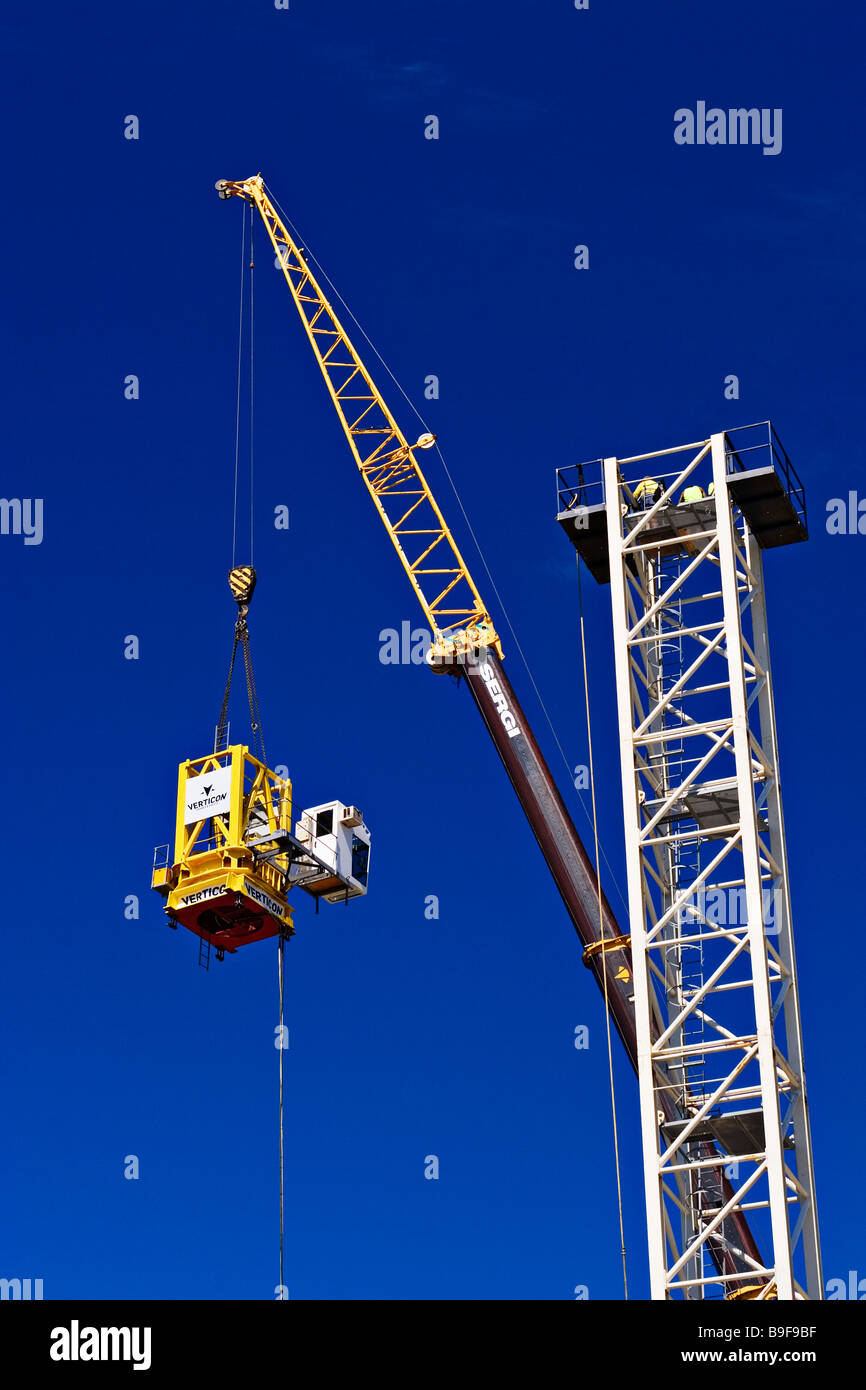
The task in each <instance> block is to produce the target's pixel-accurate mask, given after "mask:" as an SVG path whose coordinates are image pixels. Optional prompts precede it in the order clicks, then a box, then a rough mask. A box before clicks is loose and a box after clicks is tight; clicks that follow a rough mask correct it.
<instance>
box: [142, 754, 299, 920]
mask: <svg viewBox="0 0 866 1390" xmlns="http://www.w3.org/2000/svg"><path fill="white" fill-rule="evenodd" d="M226 769H230V791H229V800H228V808H227V813H226V812H225V811H224V812H223V813H222V814H219V815H211V816H208V817H207V818H204V819H202V820H199V821H194V822H192V823H189V824H188V823H187V789H188V784H189V781H190V779H191V778H194V777H200V776H202V775H203V774H205V773H218V772H223V771H224V770H226ZM192 804H193V805H195V804H196V803H195V802H193V803H192ZM291 829H292V787H291V782H289V781H288V779H286V778H281V777H278V776H277V774H276V773H275V772H272V771H271V770H270V769H269V768H267V767H265V765H264V764H263V763H261V762H259V760H258V758H256V757H254V756H253V755H252V754H251V753H250V751H249V749H248V748H247V747H246V746H244V745H243V744H233V745H232V746H231V747H229V748H226V749H224V750H223V751H222V752H219V753H209V754H207V755H206V756H205V757H203V758H190V759H188V760H187V761H186V762H182V763H181V764H180V767H179V769H178V783H177V818H176V824H175V843H174V863H173V864H172V865H171V866H167V865H166V866H162V867H155V868H154V871H153V879H152V884H151V886H152V887H153V888H155V889H156V890H157V892H159V893H161V894H162V896H163V898H165V911H166V912H167V913H168V915H169V916H170V917H177V919H178V920H179V921H181V922H183V923H184V925H190V926H191V929H192V930H196V927H195V926H194V925H192V924H191V923H190V922H188V921H186V920H185V914H186V913H187V912H188V910H189V908H190V905H191V902H195V900H196V898H197V897H198V896H199V895H201V896H200V898H199V901H200V902H202V903H203V904H204V906H206V905H207V902H208V900H209V899H208V893H211V894H213V893H214V891H215V890H216V889H217V888H222V889H224V891H225V893H231V894H237V895H240V896H242V897H243V898H244V899H246V900H247V901H248V902H249V903H250V904H255V905H257V907H258V909H260V910H265V911H267V912H268V913H269V914H270V915H271V916H272V917H274V918H276V919H277V920H278V921H279V922H281V923H282V924H283V930H284V933H285V934H286V935H291V934H292V926H291V922H292V909H291V908H290V907H289V906H288V903H287V901H286V891H285V882H286V879H285V877H284V875H285V874H286V873H287V871H288V864H287V862H286V861H285V860H284V859H283V858H280V857H278V858H276V860H275V862H274V863H265V862H264V861H263V860H261V859H258V858H257V857H256V856H255V854H254V852H253V850H252V848H251V847H250V845H249V843H248V841H249V840H251V839H258V840H262V839H263V838H264V837H265V836H266V835H267V834H268V832H269V831H273V832H276V831H278V830H287V831H291ZM213 900H215V898H214V899H213Z"/></svg>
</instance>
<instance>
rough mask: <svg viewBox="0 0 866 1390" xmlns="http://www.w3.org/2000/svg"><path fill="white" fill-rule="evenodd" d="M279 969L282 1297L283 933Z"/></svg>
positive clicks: (278, 950)
mask: <svg viewBox="0 0 866 1390" xmlns="http://www.w3.org/2000/svg"><path fill="white" fill-rule="evenodd" d="M277 943H278V944H277V969H278V973H279V980H280V1298H282V1297H283V1289H284V1288H285V1282H284V1279H283V1194H284V1186H283V1037H284V1033H283V947H284V946H285V940H284V938H283V933H282V932H280V934H279V936H278V937H277Z"/></svg>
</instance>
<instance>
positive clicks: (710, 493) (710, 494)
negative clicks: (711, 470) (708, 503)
mask: <svg viewBox="0 0 866 1390" xmlns="http://www.w3.org/2000/svg"><path fill="white" fill-rule="evenodd" d="M715 491H716V485H715V483H710V485H709V487H708V488H707V496H708V497H713V496H715Z"/></svg>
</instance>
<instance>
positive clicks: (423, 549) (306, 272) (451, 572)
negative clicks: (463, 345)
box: [216, 174, 502, 671]
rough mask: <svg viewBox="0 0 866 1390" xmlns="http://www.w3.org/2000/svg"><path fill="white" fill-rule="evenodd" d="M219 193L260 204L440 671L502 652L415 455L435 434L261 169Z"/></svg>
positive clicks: (223, 185)
mask: <svg viewBox="0 0 866 1390" xmlns="http://www.w3.org/2000/svg"><path fill="white" fill-rule="evenodd" d="M216 188H217V192H218V193H219V195H220V197H221V198H234V197H237V198H243V199H245V200H246V201H247V202H249V203H250V204H252V205H253V206H254V207H256V208H258V210H259V213H260V214H261V218H262V221H263V222H264V224H265V227H266V228H267V231H268V236H269V237H270V239H271V242H272V244H273V247H274V250H275V252H276V254H277V260H278V263H279V265H280V266H281V267H282V271H283V275H284V276H285V278H286V283H287V285H288V287H289V290H290V291H291V295H292V299H293V300H294V302H295V305H296V307H297V310H298V313H299V314H300V316H301V321H302V322H303V325H304V328H305V329H306V332H307V337H308V338H309V340H310V345H311V347H312V349H313V352H314V353H315V355H316V361H317V362H318V364H319V367H320V368H321V372H322V376H323V377H324V378H325V383H326V385H327V387H328V391H329V392H330V395H331V400H332V401H333V402H334V405H335V407H336V410H337V414H338V415H339V417H340V423H341V424H342V426H343V430H344V431H345V434H346V438H347V439H348V441H349V447H350V448H351V450H352V455H353V457H354V459H355V462H356V463H357V465H358V468H359V470H360V473H361V477H362V478H363V479H364V482H365V484H366V486H367V490H368V492H369V493H370V496H371V497H372V499H373V501H374V503H375V505H376V508H377V510H378V512H379V515H380V516H381V518H382V521H383V522H384V524H385V528H386V530H387V532H388V535H389V536H390V537H391V540H392V541H393V543H394V548H395V549H396V551H397V554H398V555H399V557H400V561H401V563H402V565H403V568H404V569H405V571H406V573H407V575H408V576H409V581H410V583H411V584H412V587H413V588H414V590H415V593H416V594H417V595H418V599H419V602H420V604H421V607H422V608H423V609H424V613H425V615H426V617H427V621H428V623H429V624H430V629H431V632H432V634H433V644H432V646H431V649H430V656H429V661H430V665H431V666H432V667H433V669H434V670H436V669H438V670H444V671H447V670H453V671H456V670H457V669H459V667H458V665H457V663H458V662H459V660H460V657H461V656H462V655H463V654H464V653H465V652H467V651H473V650H477V649H479V648H492V649H493V650H494V651H495V652H496V654H497V655H498V656H500V657H501V656H502V646H501V644H500V641H499V637H498V636H497V634H496V630H495V628H494V625H493V621H492V619H491V617H490V614H489V613H488V612H487V609H486V608H485V606H484V603H483V602H482V600H481V595H480V594H479V593H478V590H477V589H476V587H475V584H474V582H473V579H472V576H471V575H470V573H469V570H468V569H467V566H466V562H465V561H464V559H463V556H462V555H461V554H460V551H459V549H458V547H457V543H456V541H455V540H454V537H453V536H452V534H451V532H450V531H449V529H448V526H447V524H446V522H445V518H444V517H443V515H442V513H441V511H440V510H439V507H438V505H437V503H436V499H435V498H434V496H433V494H432V492H431V491H430V488H429V486H428V484H427V480H426V478H425V477H424V474H423V472H422V471H421V468H420V466H419V464H418V460H417V459H416V457H415V450H416V449H429V448H432V446H433V445H434V444H435V442H436V437H435V435H432V434H422V435H421V437H420V439H418V440H417V441H416V442H415V443H414V444H410V443H409V441H408V440H407V438H406V436H405V435H404V434H403V431H402V430H401V429H400V426H399V425H398V424H397V421H396V420H395V419H394V416H393V415H392V414H391V412H390V410H389V409H388V406H387V405H386V404H385V401H384V400H383V398H382V396H381V395H380V393H379V391H378V389H377V387H376V384H375V382H374V381H373V379H372V377H371V376H370V374H369V372H368V371H367V369H366V367H365V366H364V364H363V362H362V361H361V358H360V357H359V356H358V353H357V352H356V350H355V348H354V347H353V345H352V342H351V340H350V338H349V336H348V334H347V333H346V330H345V329H344V328H343V325H342V324H341V323H340V321H339V319H338V318H337V315H336V314H335V313H334V310H333V308H332V306H331V305H330V304H329V303H328V300H327V299H326V298H325V295H324V294H323V292H322V288H321V286H320V285H319V282H318V281H317V279H316V277H315V276H314V274H313V272H312V271H311V270H310V267H309V265H308V264H307V260H306V257H305V255H304V252H303V249H302V248H301V247H299V246H298V245H296V243H295V241H294V239H293V237H292V236H291V235H290V233H289V231H288V229H287V227H286V226H285V223H284V222H283V220H282V218H281V217H280V215H279V213H278V212H277V210H276V208H275V207H274V205H273V203H272V202H271V199H270V198H269V197H268V195H267V193H266V191H265V186H264V180H263V179H262V176H261V174H257V175H256V176H255V178H250V179H242V180H241V181H240V182H237V183H233V182H231V181H230V180H228V179H220V180H219V182H218V183H217V185H216Z"/></svg>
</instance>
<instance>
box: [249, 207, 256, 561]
mask: <svg viewBox="0 0 866 1390" xmlns="http://www.w3.org/2000/svg"><path fill="white" fill-rule="evenodd" d="M254 216H255V209H254V208H253V205H252V203H250V564H251V565H252V564H253V563H254V558H253V481H254V459H253V357H254V352H255V331H254V330H255V315H254V307H255V301H254V298H253V270H254V269H255V259H254V256H253V218H254Z"/></svg>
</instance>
